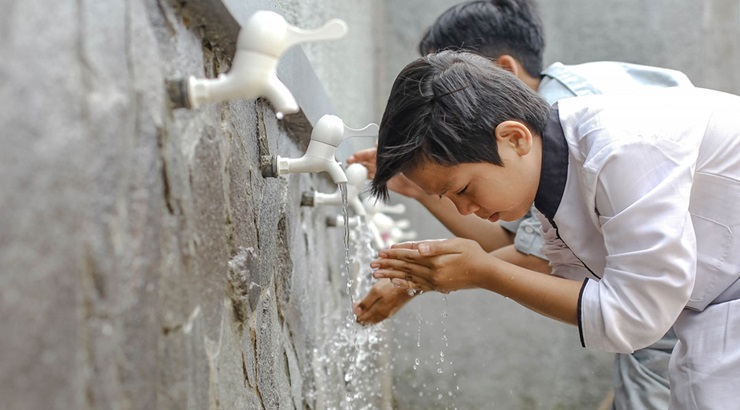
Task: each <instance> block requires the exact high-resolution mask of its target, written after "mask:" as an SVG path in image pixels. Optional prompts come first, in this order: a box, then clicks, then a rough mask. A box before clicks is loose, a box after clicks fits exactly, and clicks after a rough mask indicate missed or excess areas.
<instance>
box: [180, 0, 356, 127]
mask: <svg viewBox="0 0 740 410" xmlns="http://www.w3.org/2000/svg"><path fill="white" fill-rule="evenodd" d="M346 33H347V24H346V23H345V22H344V21H342V20H339V19H333V20H330V21H329V22H328V23H326V24H325V25H324V26H323V27H321V28H319V29H316V30H302V29H299V28H297V27H293V26H291V25H290V24H288V23H287V22H286V21H285V18H284V17H283V16H281V15H279V14H277V13H275V12H272V11H266V10H261V11H258V12H256V13H254V14H253V15H252V16H251V17H250V18H249V19H248V20H247V21H246V23H245V24H244V26H243V27H242V29H241V30H240V31H239V37H238V38H237V44H236V54H234V58H233V60H232V64H231V69H230V70H229V72H228V73H226V74H220V75H219V76H218V78H215V79H208V78H203V79H196V78H195V77H190V78H189V79H188V81H187V82H188V84H187V87H185V89H186V92H187V94H188V95H187V96H186V98H185V99H184V100H185V101H186V102H187V103H186V104H184V103H183V102H182V101H181V100H182V98H181V97H180V96H179V94H180V93H179V90H174V91H176V92H175V96H176V97H177V98H176V99H174V98H173V97H175V96H173V95H171V96H170V98H171V99H173V103H175V104H177V105H178V106H185V107H188V108H195V107H198V106H201V105H204V104H207V103H210V102H220V101H229V100H237V99H245V100H248V99H253V98H257V97H265V98H266V99H267V100H269V101H270V103H271V104H272V105H273V107H274V108H275V111H276V113H277V116H278V118H282V116H283V114H293V113H296V112H298V110H299V107H298V103H297V102H296V100H295V98H294V97H293V95H292V94H291V93H290V91H289V90H288V88H287V87H286V86H285V84H283V83H282V82H281V81H280V80H279V79H278V77H277V74H276V69H277V66H278V60H279V59H280V57H281V56H282V54H283V53H284V52H285V51H286V50H287V49H288V48H290V47H292V46H294V45H296V44H299V43H305V42H310V41H323V40H333V39H337V38H341V37H343V36H344V35H345V34H346Z"/></svg>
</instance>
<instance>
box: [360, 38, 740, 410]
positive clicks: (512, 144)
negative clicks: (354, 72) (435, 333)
mask: <svg viewBox="0 0 740 410" xmlns="http://www.w3.org/2000/svg"><path fill="white" fill-rule="evenodd" d="M738 112H740V98H739V97H736V96H731V95H728V94H723V93H719V92H714V91H709V90H701V89H671V90H665V91H652V92H650V93H649V94H642V95H635V96H629V95H614V96H606V95H604V96H590V97H578V98H571V99H565V100H561V101H560V102H559V103H558V105H557V106H556V108H555V109H553V110H551V109H550V108H549V106H548V105H547V104H546V103H545V102H544V101H543V100H542V99H541V98H540V97H539V96H538V95H537V94H536V93H534V92H533V91H532V90H530V89H529V88H527V87H526V86H525V85H524V84H522V83H521V82H519V81H518V80H516V78H515V77H513V76H512V75H511V74H510V73H508V72H506V71H503V70H501V69H498V68H496V67H495V66H494V65H493V64H492V63H491V62H490V61H489V60H487V59H485V58H482V57H480V56H477V55H473V54H468V53H457V52H449V51H447V52H440V53H437V54H431V55H429V56H426V57H423V58H421V59H418V60H416V61H414V62H412V63H411V64H409V65H408V66H407V67H406V68H405V69H404V70H403V71H402V72H401V74H399V76H398V78H397V79H396V82H395V83H394V86H393V88H392V90H391V95H390V97H389V100H388V105H387V108H386V111H385V114H384V116H383V120H382V121H381V126H380V135H379V140H378V150H377V170H376V174H375V177H374V179H373V184H372V191H373V194H375V195H376V196H379V197H381V198H386V199H387V196H388V191H387V185H386V184H387V182H388V181H389V180H390V179H391V178H392V177H393V176H395V175H397V174H399V173H403V174H404V175H405V176H406V177H408V178H409V179H410V180H411V181H412V182H414V183H415V184H416V185H418V186H419V187H420V188H421V189H422V190H423V191H424V192H426V193H427V194H434V195H438V196H443V197H446V198H449V199H450V200H451V201H452V202H453V203H454V204H455V207H456V208H457V210H458V212H459V213H461V214H475V215H477V216H478V217H480V218H483V219H486V220H489V221H496V220H504V221H507V220H515V219H517V218H519V217H521V216H522V215H524V214H525V213H526V212H527V210H528V208H529V205H530V204H531V203H532V202H534V204H535V206H536V208H537V209H538V211H539V212H540V213H541V215H539V217H540V220H541V222H542V224H543V234H544V238H545V241H546V242H545V247H544V253H545V256H547V258H548V260H549V261H550V264H551V266H552V268H553V275H542V274H541V273H537V272H533V271H530V270H527V269H524V268H521V267H517V266H515V265H512V264H509V263H506V262H504V261H502V260H500V259H497V258H496V257H494V256H492V255H490V254H488V253H486V252H485V251H484V250H483V249H482V248H481V247H480V245H478V244H477V243H476V242H474V241H470V240H463V239H450V240H445V241H430V242H420V243H413V244H402V245H399V246H396V247H394V248H393V249H390V250H384V251H382V252H381V253H380V258H379V259H377V260H375V261H373V262H372V267H373V268H375V269H377V270H376V272H375V277H376V278H389V279H391V280H393V281H395V282H396V283H398V284H399V285H402V286H408V287H411V288H414V289H420V290H425V291H427V290H437V291H441V292H450V291H454V290H458V289H465V288H484V289H488V290H491V291H493V292H496V293H499V294H501V295H503V296H506V297H509V298H511V299H514V300H516V301H517V302H519V303H520V304H522V305H524V306H526V307H528V308H530V309H532V310H535V311H537V312H539V313H541V314H543V315H546V316H548V317H552V318H555V319H558V320H560V321H563V322H566V323H570V324H574V325H577V326H578V328H579V332H580V335H581V340H582V343H583V345H584V346H585V347H588V348H594V349H598V350H606V351H613V352H622V353H630V352H632V351H634V350H636V349H640V348H642V347H645V346H648V345H649V344H651V343H653V342H655V341H656V340H658V339H660V337H661V336H663V334H665V333H666V331H667V330H668V329H669V328H670V327H671V325H672V324H673V323H674V322H675V330H676V333H677V334H678V337H679V343H678V344H677V346H676V349H675V350H674V352H673V357H672V361H671V368H670V379H671V406H672V407H675V408H696V406H697V405H698V408H702V409H703V408H722V406H724V405H726V404H727V403H728V402H738V399H739V398H740V397H738V394H739V393H738V392H737V390H736V389H734V388H733V387H732V385H733V384H734V383H736V382H737V380H740V330H737V329H740V302H738V300H737V299H738V298H740V282H738V281H737V279H738V277H740V268H738V267H740V241H738V240H737V238H736V237H735V236H736V235H737V232H738V230H740V215H738V213H737V212H736V210H734V209H732V207H728V206H727V204H728V203H736V202H737V201H740V119H738V117H737V113H738ZM722 349H724V351H723V350H722ZM718 355H719V358H718ZM697 380H701V381H697Z"/></svg>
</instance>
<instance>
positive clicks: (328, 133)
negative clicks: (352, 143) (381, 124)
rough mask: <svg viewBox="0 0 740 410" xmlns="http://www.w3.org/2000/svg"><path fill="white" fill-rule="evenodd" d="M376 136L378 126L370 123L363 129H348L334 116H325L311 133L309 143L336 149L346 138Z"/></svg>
mask: <svg viewBox="0 0 740 410" xmlns="http://www.w3.org/2000/svg"><path fill="white" fill-rule="evenodd" d="M377 135H378V125H377V124H374V123H371V124H369V125H367V126H365V127H363V128H360V129H356V128H350V127H348V126H346V125H345V124H344V121H342V119H341V118H339V117H337V116H336V115H331V114H326V115H323V116H322V117H321V118H319V121H318V122H317V123H316V125H315V126H314V127H313V131H311V141H318V142H322V143H324V144H327V145H331V146H332V147H334V148H336V147H338V146H339V144H340V143H341V142H342V141H344V139H346V138H350V137H375V136H377Z"/></svg>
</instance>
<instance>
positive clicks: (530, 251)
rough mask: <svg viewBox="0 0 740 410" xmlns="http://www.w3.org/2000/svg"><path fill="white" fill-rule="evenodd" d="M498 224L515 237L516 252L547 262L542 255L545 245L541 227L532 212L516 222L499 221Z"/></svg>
mask: <svg viewBox="0 0 740 410" xmlns="http://www.w3.org/2000/svg"><path fill="white" fill-rule="evenodd" d="M499 223H500V224H501V227H502V228H504V229H506V230H507V231H509V232H512V233H514V234H515V235H516V236H515V238H514V247H515V248H516V250H518V251H519V252H521V253H523V254H525V255H532V256H536V257H538V258H540V259H545V260H547V258H545V255H543V254H542V245H544V243H545V240H544V239H543V238H542V234H541V233H540V227H541V226H542V225H541V224H540V221H539V219H537V216H535V214H534V213H533V212H532V211H529V212H527V214H526V215H524V216H523V217H522V218H520V219H517V220H516V221H511V222H506V221H501V222H499Z"/></svg>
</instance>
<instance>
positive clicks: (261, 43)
mask: <svg viewBox="0 0 740 410" xmlns="http://www.w3.org/2000/svg"><path fill="white" fill-rule="evenodd" d="M345 34H347V23H345V22H344V21H342V20H339V19H333V20H329V21H328V22H327V23H326V24H324V25H323V26H322V27H320V28H318V29H316V30H303V29H300V28H298V27H295V26H292V25H290V24H288V22H287V21H285V17H283V16H281V15H280V14H278V13H275V12H274V11H268V10H260V11H257V12H256V13H254V14H252V15H251V16H250V17H249V19H247V21H246V22H245V24H244V26H243V27H242V29H241V31H240V32H239V39H238V40H237V47H238V48H240V49H244V50H246V51H257V52H260V53H262V54H266V55H268V56H273V57H276V58H277V57H280V55H282V54H283V52H285V50H287V49H288V48H290V47H292V46H294V45H296V44H298V43H305V42H309V41H320V40H333V39H337V38H341V37H343V36H344V35H345Z"/></svg>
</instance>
